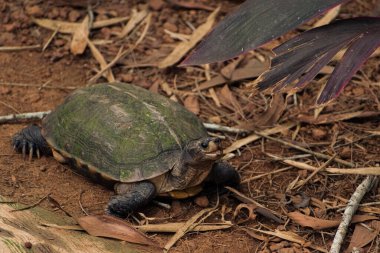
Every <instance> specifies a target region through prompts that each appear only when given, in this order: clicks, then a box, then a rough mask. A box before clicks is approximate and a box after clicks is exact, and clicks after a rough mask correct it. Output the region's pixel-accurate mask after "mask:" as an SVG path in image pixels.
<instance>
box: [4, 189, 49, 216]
mask: <svg viewBox="0 0 380 253" xmlns="http://www.w3.org/2000/svg"><path fill="white" fill-rule="evenodd" d="M49 195H50V193H48V194H46V195H45V196H44V197H43V198H41V199H39V200H38V201H37V202H35V203H33V204H31V205H29V206H25V207H22V208H19V209H13V210H11V212H18V211H24V210H27V209H30V208H33V207H36V206H38V205H39V204H40V203H41V202H42V201H44V200H45V199H46V198H48V197H49Z"/></svg>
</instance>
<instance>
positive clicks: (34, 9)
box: [25, 5, 44, 17]
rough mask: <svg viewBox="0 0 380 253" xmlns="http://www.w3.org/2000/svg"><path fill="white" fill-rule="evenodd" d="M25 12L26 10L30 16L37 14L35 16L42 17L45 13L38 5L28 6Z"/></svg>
mask: <svg viewBox="0 0 380 253" xmlns="http://www.w3.org/2000/svg"><path fill="white" fill-rule="evenodd" d="M25 12H26V14H28V15H30V16H35V17H40V16H42V15H43V14H44V12H43V11H42V9H41V7H39V6H38V5H33V6H27V7H26V8H25Z"/></svg>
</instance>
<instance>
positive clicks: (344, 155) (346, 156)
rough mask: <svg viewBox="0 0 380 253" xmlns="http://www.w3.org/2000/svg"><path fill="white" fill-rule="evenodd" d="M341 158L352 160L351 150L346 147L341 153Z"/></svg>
mask: <svg viewBox="0 0 380 253" xmlns="http://www.w3.org/2000/svg"><path fill="white" fill-rule="evenodd" d="M339 156H340V157H341V158H343V159H349V158H351V148H350V147H347V146H346V147H344V148H343V149H342V151H340V152H339Z"/></svg>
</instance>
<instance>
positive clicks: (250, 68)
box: [193, 59, 269, 91]
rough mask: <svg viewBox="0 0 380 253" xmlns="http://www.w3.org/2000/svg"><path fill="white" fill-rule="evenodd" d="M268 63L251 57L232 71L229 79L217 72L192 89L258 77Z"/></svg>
mask: <svg viewBox="0 0 380 253" xmlns="http://www.w3.org/2000/svg"><path fill="white" fill-rule="evenodd" d="M268 65H269V63H268V62H266V63H262V62H260V61H258V60H257V59H251V60H250V61H249V62H248V63H247V64H246V65H245V66H243V67H241V68H237V69H235V70H234V71H233V72H232V75H231V79H230V80H228V78H226V77H223V75H222V74H219V75H216V76H215V77H214V78H212V79H211V80H209V81H205V82H203V83H201V84H200V85H199V87H196V88H194V89H193V91H197V90H205V89H209V88H212V87H215V86H219V85H222V84H225V83H227V82H236V81H240V80H245V79H251V78H254V77H258V76H259V75H261V74H262V73H263V72H264V71H265V70H267V69H268ZM226 74H228V73H226Z"/></svg>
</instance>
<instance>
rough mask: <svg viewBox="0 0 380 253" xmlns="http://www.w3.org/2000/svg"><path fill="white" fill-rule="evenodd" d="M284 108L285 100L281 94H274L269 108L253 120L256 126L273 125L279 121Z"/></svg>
mask: <svg viewBox="0 0 380 253" xmlns="http://www.w3.org/2000/svg"><path fill="white" fill-rule="evenodd" d="M285 109H286V100H285V99H284V98H283V96H282V94H274V95H273V97H272V101H271V103H270V106H269V108H268V109H267V110H266V111H265V112H263V113H262V114H260V115H259V116H258V117H256V119H255V120H253V121H254V122H255V125H256V126H261V127H264V126H266V127H267V126H273V125H275V124H276V123H277V122H278V121H279V119H280V118H281V116H282V114H283V112H284V111H285Z"/></svg>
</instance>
